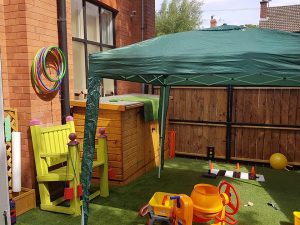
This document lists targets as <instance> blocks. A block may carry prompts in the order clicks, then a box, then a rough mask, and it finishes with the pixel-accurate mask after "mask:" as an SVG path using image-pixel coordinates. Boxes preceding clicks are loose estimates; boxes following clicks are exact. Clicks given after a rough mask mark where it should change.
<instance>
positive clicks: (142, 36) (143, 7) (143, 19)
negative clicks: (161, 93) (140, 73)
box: [141, 0, 146, 94]
mask: <svg viewBox="0 0 300 225" xmlns="http://www.w3.org/2000/svg"><path fill="white" fill-rule="evenodd" d="M141 1H142V7H141V8H142V13H141V41H143V40H144V29H145V28H144V26H145V18H144V17H145V16H144V9H145V6H144V0H141ZM142 93H143V94H146V84H144V83H143V84H142Z"/></svg>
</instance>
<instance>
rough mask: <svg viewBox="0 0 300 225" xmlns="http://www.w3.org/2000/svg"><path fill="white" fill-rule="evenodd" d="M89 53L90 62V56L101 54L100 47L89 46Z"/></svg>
mask: <svg viewBox="0 0 300 225" xmlns="http://www.w3.org/2000/svg"><path fill="white" fill-rule="evenodd" d="M87 52H88V60H89V55H90V54H92V53H95V52H100V47H99V46H97V45H87ZM88 66H89V65H88Z"/></svg>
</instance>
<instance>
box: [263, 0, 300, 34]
mask: <svg viewBox="0 0 300 225" xmlns="http://www.w3.org/2000/svg"><path fill="white" fill-rule="evenodd" d="M259 27H260V28H268V29H276V30H284V31H290V32H300V5H289V6H276V7H269V0H262V1H261V2H260V21H259Z"/></svg>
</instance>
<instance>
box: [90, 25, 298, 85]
mask: <svg viewBox="0 0 300 225" xmlns="http://www.w3.org/2000/svg"><path fill="white" fill-rule="evenodd" d="M299 56H300V35H299V34H296V33H288V32H281V31H273V30H263V29H255V28H252V29H251V28H240V27H235V26H222V27H219V28H216V29H207V30H198V31H190V32H183V33H177V34H170V35H165V36H160V37H157V38H154V39H150V40H147V41H143V42H141V43H137V44H134V45H129V46H126V47H123V48H118V49H113V50H111V51H107V52H103V53H96V54H92V55H91V56H90V68H91V71H90V72H91V73H92V74H93V75H94V76H102V77H105V78H111V79H118V80H128V81H134V82H142V83H151V84H155V85H162V84H163V83H164V78H166V79H165V84H166V85H172V86H174V85H203V86H206V85H219V86H223V85H228V84H232V85H248V86H249V85H255V86H256V85H260V86H263V85H271V86H299V85H300V74H299V70H300V57H299Z"/></svg>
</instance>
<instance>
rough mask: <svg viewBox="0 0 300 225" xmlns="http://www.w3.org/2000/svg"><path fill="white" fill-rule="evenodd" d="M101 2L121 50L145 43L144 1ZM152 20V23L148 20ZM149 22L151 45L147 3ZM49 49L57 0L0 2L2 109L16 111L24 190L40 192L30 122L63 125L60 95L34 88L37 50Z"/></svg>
mask: <svg viewBox="0 0 300 225" xmlns="http://www.w3.org/2000/svg"><path fill="white" fill-rule="evenodd" d="M100 2H102V3H103V4H106V5H108V6H110V7H112V8H115V9H116V10H118V11H119V13H118V15H117V18H116V44H117V47H121V46H124V45H128V44H132V43H135V42H138V41H140V40H141V1H140V0H133V1H131V0H122V1H117V0H102V1H100ZM66 3H67V35H68V53H69V55H68V56H69V57H68V58H69V62H68V65H69V75H70V78H69V81H70V82H69V83H70V97H71V98H73V96H74V84H73V61H72V59H73V57H72V33H71V0H66ZM132 10H135V11H136V12H137V15H136V16H135V17H132V18H131V17H130V14H131V12H132ZM149 11H152V12H149ZM149 15H151V16H153V18H147V17H148V16H149ZM145 18H147V19H145V23H147V25H146V26H145V39H147V38H149V37H151V36H153V35H154V0H145ZM148 23H149V24H148ZM50 45H58V34H57V5H56V1H55V0H51V1H49V0H38V1H37V0H14V1H11V0H0V48H1V62H2V76H3V89H4V90H3V92H4V93H3V95H4V105H5V106H6V107H8V106H9V107H12V108H16V109H17V111H18V116H19V131H21V132H22V171H26V172H24V173H23V174H22V186H24V187H28V188H32V187H35V186H36V182H35V164H34V157H33V150H32V145H31V136H30V129H29V122H30V120H31V119H33V118H34V119H39V120H40V121H41V122H42V124H59V123H60V121H61V113H60V110H61V109H60V96H59V93H56V94H54V95H52V96H40V95H38V94H37V93H35V91H34V89H33V88H32V84H31V63H32V59H33V57H34V55H35V53H36V52H37V50H38V49H39V48H41V47H45V46H50ZM118 87H119V88H120V93H128V92H140V91H141V85H140V84H134V83H127V82H126V83H122V82H120V83H119V85H118Z"/></svg>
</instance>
